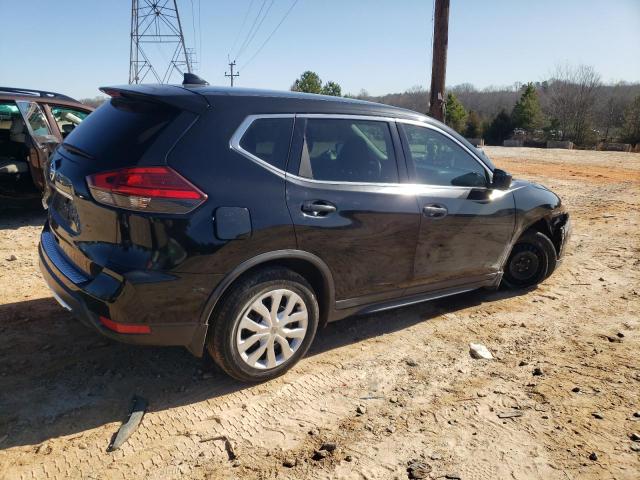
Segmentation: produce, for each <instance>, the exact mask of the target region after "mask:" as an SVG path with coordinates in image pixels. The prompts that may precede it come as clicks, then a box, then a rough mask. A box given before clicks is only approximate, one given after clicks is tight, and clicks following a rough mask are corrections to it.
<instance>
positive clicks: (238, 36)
mask: <svg viewBox="0 0 640 480" xmlns="http://www.w3.org/2000/svg"><path fill="white" fill-rule="evenodd" d="M253 2H255V0H251V2H250V3H249V8H247V11H246V12H244V18H243V19H242V25H240V29H239V30H238V33H236V38H235V40H234V41H233V44H232V45H231V48H230V49H229V55H231V52H232V51H233V49H234V48H236V45H237V44H238V40H239V39H240V34H241V33H242V30H244V26H245V25H246V24H247V17H249V12H250V11H251V7H253Z"/></svg>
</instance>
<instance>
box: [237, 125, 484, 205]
mask: <svg viewBox="0 0 640 480" xmlns="http://www.w3.org/2000/svg"><path fill="white" fill-rule="evenodd" d="M263 118H326V119H332V118H333V119H345V120H365V121H377V122H385V123H390V122H395V123H406V124H410V125H416V126H419V127H426V128H431V129H432V130H435V131H437V132H438V133H440V134H442V135H444V136H446V137H447V138H449V139H451V140H453V141H454V142H455V143H457V144H458V145H459V146H460V147H462V148H463V149H464V150H466V151H467V153H469V154H470V155H471V157H472V158H473V159H474V160H476V161H477V162H478V163H480V165H481V166H482V167H483V168H484V169H485V170H486V171H487V173H488V175H489V181H491V180H492V178H493V175H492V172H491V169H490V168H489V167H488V166H487V165H485V163H484V162H483V161H482V160H480V158H479V157H478V156H477V155H475V154H474V153H473V152H472V151H471V150H469V148H467V147H466V146H465V145H463V144H462V143H461V142H460V141H458V140H457V139H456V138H454V137H453V136H451V135H450V134H448V133H447V132H445V131H444V130H442V129H440V128H438V127H437V126H435V125H430V124H428V123H425V122H421V121H418V120H409V119H402V118H393V117H382V116H375V115H350V114H345V113H297V114H296V113H260V114H253V115H247V117H245V119H244V120H243V121H242V123H240V126H239V127H238V128H237V129H236V131H235V132H234V133H233V135H232V136H231V139H230V140H229V148H230V149H231V150H233V151H235V152H237V153H239V154H240V155H242V156H243V157H245V158H247V159H249V160H251V161H252V162H254V163H256V164H258V165H259V166H261V167H263V168H265V169H267V170H268V171H270V172H271V173H273V174H275V175H277V176H278V177H280V178H282V179H285V180H289V181H293V182H294V183H298V184H300V183H310V184H316V185H327V186H331V187H332V188H336V189H342V190H349V189H355V190H367V189H370V188H381V189H385V190H386V189H388V188H391V191H389V193H395V192H396V190H397V189H398V188H399V187H400V188H401V189H402V190H403V191H414V192H417V191H418V190H420V189H421V188H424V189H429V190H433V189H434V188H436V189H453V190H465V191H469V190H471V189H472V188H475V189H484V190H488V188H487V187H462V186H455V185H434V184H426V183H424V184H423V183H419V184H418V183H372V182H346V181H336V180H315V179H313V178H305V177H301V176H299V175H295V174H293V173H289V172H286V171H285V170H282V169H280V168H278V167H274V166H273V165H271V164H270V163H269V162H266V161H265V160H262V159H261V158H259V157H257V156H256V155H254V154H252V153H251V152H249V151H247V150H245V149H244V148H242V147H241V146H240V141H241V140H242V137H243V136H244V134H245V133H246V131H247V130H248V129H249V127H250V126H251V124H252V123H253V122H254V121H256V120H259V119H263ZM396 161H398V158H397V157H396ZM385 187H386V188H385Z"/></svg>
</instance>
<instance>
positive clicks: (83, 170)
mask: <svg viewBox="0 0 640 480" xmlns="http://www.w3.org/2000/svg"><path fill="white" fill-rule="evenodd" d="M103 91H105V93H108V94H109V95H111V98H110V99H109V100H107V101H106V102H105V103H104V104H103V105H102V106H101V107H100V108H98V109H97V110H96V111H95V112H93V113H92V114H91V115H89V116H88V117H87V119H86V120H85V121H84V122H82V123H81V124H80V125H79V126H78V127H77V128H76V129H74V130H73V132H71V134H69V136H68V137H67V138H66V139H65V142H64V143H63V144H62V145H60V147H59V148H58V149H57V150H56V152H55V153H54V155H53V156H52V158H51V161H50V164H49V171H48V175H47V176H48V180H49V182H50V184H51V187H52V188H51V194H50V196H49V198H48V199H47V203H48V204H49V230H45V232H44V233H43V236H44V237H45V238H44V239H45V240H47V241H49V243H50V244H54V245H56V248H57V249H58V250H60V251H62V253H64V254H65V255H66V257H67V258H68V259H69V260H71V261H72V262H73V264H75V265H76V266H77V267H78V268H79V269H80V270H81V271H82V272H83V273H84V274H85V275H87V276H89V277H93V276H95V275H97V274H98V273H99V272H100V271H101V270H102V268H103V267H110V266H111V259H112V258H113V257H114V253H115V254H116V256H117V251H118V249H122V248H126V247H127V244H128V242H129V243H130V240H131V239H130V238H129V235H128V234H127V232H128V231H129V229H128V225H127V224H128V223H129V221H130V219H129V214H130V212H128V211H127V210H122V209H120V208H118V206H117V205H115V206H110V205H105V204H104V202H103V203H99V202H97V201H96V198H95V197H96V190H94V191H93V194H92V191H91V190H90V188H89V185H88V183H87V179H88V178H89V179H90V178H92V176H96V175H99V174H101V173H103V172H113V171H119V170H121V169H126V168H129V167H153V166H158V165H165V159H166V156H167V154H168V152H169V151H170V150H171V148H172V147H173V145H175V143H176V141H177V140H178V139H179V138H180V137H181V136H182V135H183V134H184V133H185V132H186V131H187V130H188V128H189V127H190V126H191V125H192V124H193V123H194V122H195V121H196V119H197V118H198V114H199V113H201V112H202V111H204V110H206V108H208V103H207V101H206V99H205V98H204V97H202V96H200V95H199V94H195V93H192V92H189V91H188V90H185V89H182V88H179V87H172V86H163V87H150V86H144V87H124V88H110V89H103ZM98 193H100V192H98ZM43 243H44V242H43ZM120 263H122V262H120ZM132 267H133V268H135V265H132Z"/></svg>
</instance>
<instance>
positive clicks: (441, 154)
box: [402, 125, 487, 187]
mask: <svg viewBox="0 0 640 480" xmlns="http://www.w3.org/2000/svg"><path fill="white" fill-rule="evenodd" d="M402 128H403V130H404V132H405V135H406V138H407V143H408V146H409V157H410V161H411V162H412V163H413V167H414V171H415V174H414V176H415V181H416V182H417V183H422V184H428V185H443V186H455V187H486V186H487V173H486V170H485V169H484V167H483V166H482V165H481V164H480V163H479V162H478V161H477V160H475V159H474V158H473V157H472V156H471V155H470V154H469V153H468V152H467V151H466V150H464V149H463V148H462V147H461V146H460V145H458V144H457V143H456V142H454V141H453V140H451V139H450V138H448V137H446V136H445V135H443V134H441V133H439V132H437V131H435V130H433V129H431V128H426V127H419V126H416V125H402Z"/></svg>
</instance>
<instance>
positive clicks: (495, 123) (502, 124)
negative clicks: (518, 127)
mask: <svg viewBox="0 0 640 480" xmlns="http://www.w3.org/2000/svg"><path fill="white" fill-rule="evenodd" d="M512 131H513V126H512V125H511V117H509V114H508V113H507V112H506V111H505V110H504V109H503V110H501V111H500V113H498V115H496V116H495V118H494V119H493V120H492V121H491V124H490V125H489V127H488V128H487V129H486V130H485V132H484V139H485V140H486V142H487V144H489V145H502V142H503V141H504V140H506V139H507V138H509V135H511V132H512Z"/></svg>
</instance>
